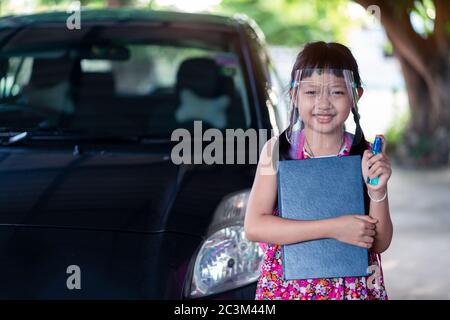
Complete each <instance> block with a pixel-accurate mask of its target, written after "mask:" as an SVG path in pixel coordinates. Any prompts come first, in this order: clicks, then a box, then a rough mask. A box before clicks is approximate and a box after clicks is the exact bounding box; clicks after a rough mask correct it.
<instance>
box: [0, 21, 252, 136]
mask: <svg viewBox="0 0 450 320" xmlns="http://www.w3.org/2000/svg"><path fill="white" fill-rule="evenodd" d="M0 43H1V50H0V128H20V129H22V130H32V129H35V128H39V129H67V130H76V131H81V132H89V133H95V134H111V133H112V134H116V135H117V134H120V135H130V136H150V137H164V138H166V137H169V138H170V135H171V133H172V131H173V130H174V129H177V128H187V129H190V130H192V128H193V121H194V120H201V121H202V126H203V128H206V127H210V128H218V129H225V128H248V127H250V123H251V112H250V109H249V106H248V98H247V91H246V85H245V78H244V74H243V72H244V68H243V67H242V66H241V63H240V61H241V58H240V55H239V50H238V47H237V40H236V39H235V38H234V36H233V35H232V34H231V33H229V32H219V31H217V32H211V31H208V30H202V29H195V28H180V27H178V28H175V27H170V26H167V25H166V26H160V25H153V26H152V25H138V26H134V25H120V24H112V25H110V26H109V25H107V26H103V25H102V26H99V25H83V27H82V28H81V29H80V30H68V29H66V28H62V27H55V26H52V25H46V26H34V27H28V28H27V27H26V28H23V29H18V30H13V29H8V30H5V29H3V30H0Z"/></svg>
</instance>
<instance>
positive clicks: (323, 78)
mask: <svg viewBox="0 0 450 320" xmlns="http://www.w3.org/2000/svg"><path fill="white" fill-rule="evenodd" d="M301 80H302V81H317V82H343V81H344V78H343V77H339V76H336V75H334V74H333V73H328V72H323V73H318V72H313V73H312V74H311V75H308V76H306V77H305V76H303V77H302V79H301Z"/></svg>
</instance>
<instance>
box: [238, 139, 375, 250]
mask: <svg viewBox="0 0 450 320" xmlns="http://www.w3.org/2000/svg"><path fill="white" fill-rule="evenodd" d="M276 139H277V137H273V138H271V139H270V140H268V141H267V142H266V144H265V145H264V147H263V149H262V151H261V156H260V159H259V162H258V167H257V170H256V174H255V180H254V182H253V186H252V190H251V192H250V196H249V199H248V203H247V210H246V214H245V222H244V228H245V235H246V238H247V239H248V240H250V241H255V242H267V243H275V244H279V245H283V244H291V243H297V242H302V241H308V240H316V239H322V238H335V239H338V240H340V241H343V242H347V243H352V244H355V245H359V246H362V247H365V248H370V247H371V246H372V243H373V235H374V233H375V231H374V230H373V229H374V228H375V226H374V223H375V222H376V221H375V220H374V219H372V218H370V217H367V216H366V217H361V216H354V215H347V216H342V217H339V218H331V219H322V220H312V221H300V220H291V219H285V218H281V217H278V216H275V215H272V210H273V208H274V205H275V202H276V197H277V176H276V169H277V168H276V167H275V168H274V167H273V166H272V154H274V152H277V153H276V154H278V150H275V151H274V146H275V142H276Z"/></svg>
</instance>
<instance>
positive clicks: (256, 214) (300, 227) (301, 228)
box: [244, 42, 393, 300]
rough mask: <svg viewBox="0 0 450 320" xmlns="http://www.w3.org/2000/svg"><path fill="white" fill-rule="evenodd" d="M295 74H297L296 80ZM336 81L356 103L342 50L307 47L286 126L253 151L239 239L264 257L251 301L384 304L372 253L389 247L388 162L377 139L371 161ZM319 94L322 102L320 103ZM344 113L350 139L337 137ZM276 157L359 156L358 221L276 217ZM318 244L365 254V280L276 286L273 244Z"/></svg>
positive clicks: (277, 256) (357, 84) (357, 82)
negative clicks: (334, 243) (330, 242)
mask: <svg viewBox="0 0 450 320" xmlns="http://www.w3.org/2000/svg"><path fill="white" fill-rule="evenodd" d="M298 70H301V71H302V72H303V73H302V75H301V76H300V77H298V73H299V72H298ZM308 70H309V71H308ZM311 70H312V71H311ZM314 70H316V71H314ZM317 70H320V71H317ZM323 70H332V72H326V71H325V72H323ZM343 70H344V71H345V72H344V71H343ZM344 74H345V75H346V77H345V78H347V77H350V82H348V83H351V84H353V85H354V88H356V90H355V89H350V90H352V92H355V95H354V96H353V98H354V100H357V99H359V98H360V97H361V95H362V94H363V89H362V87H361V79H360V76H359V73H358V66H357V63H356V61H355V59H354V57H353V55H352V53H351V52H350V50H349V49H348V48H347V47H345V46H344V45H341V44H338V43H325V42H315V43H309V44H307V45H306V46H305V47H304V49H303V50H302V51H301V52H300V53H299V54H298V56H297V59H296V62H295V64H294V67H293V70H292V74H291V82H292V86H291V91H290V96H291V101H294V103H293V104H292V106H291V110H290V117H289V121H290V124H289V126H288V128H287V129H286V130H285V131H283V132H282V133H281V134H280V135H279V136H275V137H272V138H271V139H270V140H268V141H267V142H266V144H265V145H264V147H263V149H262V151H261V157H260V160H259V163H258V168H257V171H256V174H255V179H254V183H253V187H252V190H251V193H250V196H249V200H248V204H247V211H246V215H245V223H244V227H245V234H246V237H247V239H248V240H250V241H255V242H260V245H261V247H262V248H263V250H264V252H265V254H264V259H263V264H262V269H261V274H260V276H259V279H258V283H257V290H256V297H255V298H256V299H258V300H259V299H311V300H316V299H367V300H374V299H379V300H387V299H388V296H387V293H386V290H385V287H384V279H383V274H382V269H381V257H380V254H381V253H382V252H384V251H385V250H386V249H387V248H388V247H389V245H390V242H391V239H392V233H393V227H392V222H391V219H390V213H389V203H388V197H387V182H388V180H389V178H390V176H391V172H392V170H391V165H390V162H389V159H388V157H387V156H386V155H385V154H384V150H385V148H386V141H385V140H384V137H383V136H381V138H382V140H383V150H382V152H381V153H380V154H377V155H373V154H372V153H371V152H370V144H369V143H368V142H367V141H366V140H365V138H364V134H363V132H362V130H361V127H360V125H359V114H358V111H357V108H356V101H355V104H354V107H352V105H351V103H348V101H349V100H348V99H347V98H348V97H347V95H346V94H345V92H347V91H345V89H342V88H341V89H336V88H337V87H339V86H341V87H342V86H343V83H344V82H343V79H344V76H343V75H344ZM324 80H325V85H323V84H324ZM348 83H347V84H348ZM315 86H316V87H315ZM319 87H320V88H319ZM334 87H336V88H334ZM324 88H325V90H326V93H327V94H328V100H325V99H322V98H321V97H322V95H323V92H324ZM318 90H319V91H318ZM318 92H319V93H320V94H317V93H318ZM317 97H319V98H317ZM300 101H301V103H300ZM350 112H352V113H353V119H354V121H355V124H356V130H355V133H354V134H352V133H350V132H347V131H345V124H344V122H345V120H346V119H347V117H348V115H349V114H350ZM300 119H301V128H300V130H298V131H295V130H294V127H295V126H296V125H298V122H299V120H300ZM277 155H279V159H280V160H289V159H308V158H314V157H323V156H346V155H361V156H362V160H361V161H362V162H361V165H362V175H363V177H364V179H365V181H366V183H365V185H364V198H365V199H364V200H365V209H366V215H350V214H349V215H344V216H340V217H338V218H330V219H321V220H313V221H299V220H289V219H283V218H281V217H279V216H278V208H277V207H278V203H277V177H276V171H275V170H274V169H273V168H274V167H276V160H274V156H277ZM374 177H379V181H378V184H377V185H376V186H373V185H371V184H369V183H368V182H367V178H374ZM299 187H305V188H306V187H307V185H304V186H303V185H301V184H299ZM321 238H334V239H336V240H339V241H342V242H345V243H349V244H353V245H357V246H361V247H364V248H368V249H369V266H370V269H369V270H370V272H373V273H372V275H371V276H367V277H344V278H330V279H299V280H283V277H282V268H281V262H282V259H281V253H282V251H281V245H284V244H291V243H297V242H302V241H308V240H315V239H321Z"/></svg>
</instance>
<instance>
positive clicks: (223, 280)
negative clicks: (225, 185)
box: [190, 190, 263, 297]
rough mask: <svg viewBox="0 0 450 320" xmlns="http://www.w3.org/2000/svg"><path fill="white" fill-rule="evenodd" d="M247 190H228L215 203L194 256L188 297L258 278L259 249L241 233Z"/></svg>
mask: <svg viewBox="0 0 450 320" xmlns="http://www.w3.org/2000/svg"><path fill="white" fill-rule="evenodd" d="M249 193H250V191H249V190H246V191H241V192H237V193H234V194H231V195H229V196H227V197H225V198H224V199H223V200H222V201H221V203H220V204H219V205H218V207H217V209H216V211H215V213H214V216H213V220H212V222H211V225H210V227H209V228H208V232H207V238H206V240H205V241H204V242H203V244H202V246H201V248H200V250H199V252H198V254H197V257H196V259H195V263H194V268H193V275H192V283H191V288H190V297H201V296H207V295H211V294H215V293H220V292H223V291H226V290H231V289H234V288H238V287H241V286H244V285H247V284H249V283H251V282H253V281H256V280H257V279H258V276H259V273H260V267H261V262H262V258H263V252H262V250H261V248H260V246H259V245H258V243H256V242H251V241H248V240H247V239H246V238H245V233H244V216H245V210H246V207H247V200H248V196H249Z"/></svg>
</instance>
